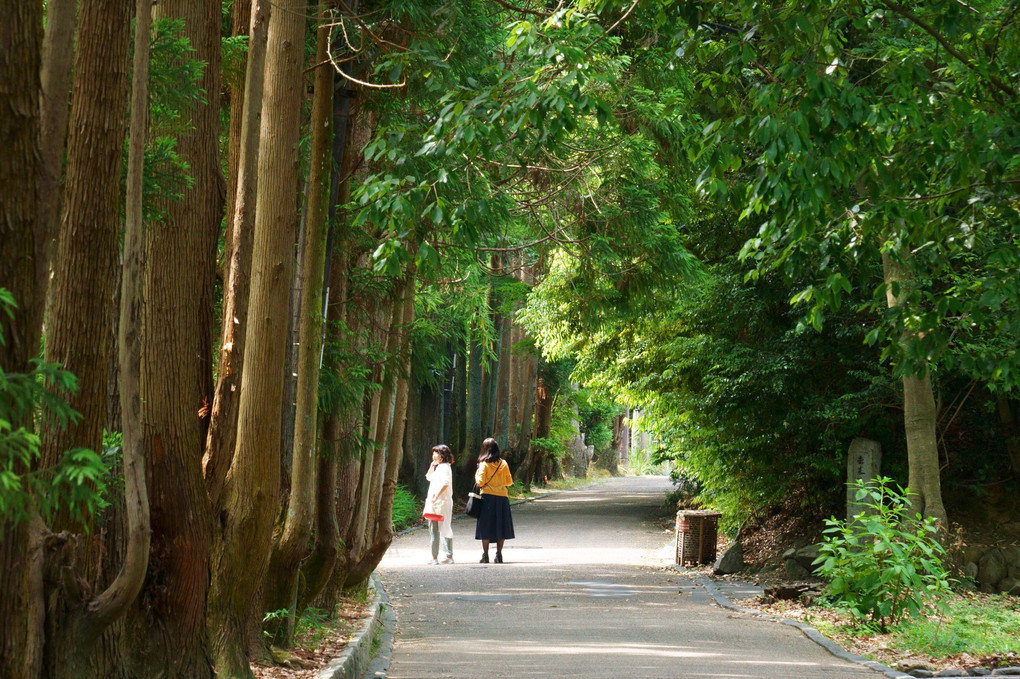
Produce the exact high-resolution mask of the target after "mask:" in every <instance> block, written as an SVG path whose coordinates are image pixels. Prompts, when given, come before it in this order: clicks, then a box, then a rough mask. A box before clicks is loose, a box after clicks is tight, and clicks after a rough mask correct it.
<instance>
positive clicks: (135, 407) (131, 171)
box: [83, 0, 152, 646]
mask: <svg viewBox="0 0 1020 679" xmlns="http://www.w3.org/2000/svg"><path fill="white" fill-rule="evenodd" d="M151 25H152V1H151V0H137V2H136V3H135V54H134V65H133V69H132V78H133V84H132V92H131V137H130V139H131V141H130V146H129V150H128V175H127V196H126V200H125V210H124V211H125V217H126V219H125V222H126V224H125V228H124V272H123V275H122V277H121V286H122V288H121V294H120V318H119V323H118V325H119V332H118V338H117V339H118V341H117V346H118V349H119V351H118V354H119V360H118V363H119V366H120V383H119V390H118V391H119V393H120V398H121V408H120V411H121V413H122V414H123V418H122V427H123V444H122V451H123V460H124V462H123V465H124V514H125V516H126V519H127V553H126V555H125V557H124V566H123V568H121V570H120V572H119V573H118V574H117V577H116V578H115V579H114V581H113V582H112V583H111V584H110V586H109V587H108V588H107V589H106V591H104V592H103V593H102V594H100V595H99V596H98V597H97V598H96V599H95V600H94V601H92V602H90V604H89V607H88V608H89V614H90V615H89V617H90V618H91V620H90V624H89V628H90V629H89V636H88V637H86V639H84V644H83V645H85V646H90V645H92V644H93V643H94V640H95V638H96V637H98V636H99V634H100V633H101V632H102V631H103V630H104V629H105V628H106V626H107V625H109V624H110V623H112V622H113V621H114V620H116V619H117V618H120V617H121V616H122V615H124V613H125V612H126V611H127V608H128V606H129V605H130V604H131V603H132V602H133V601H134V599H135V597H136V596H137V595H138V592H139V591H141V589H142V583H143V581H144V578H145V572H146V570H147V568H148V565H149V545H150V541H151V527H150V524H149V496H148V490H147V488H146V483H145V454H144V450H143V448H144V437H143V435H142V422H143V421H144V418H143V415H142V389H141V377H142V327H143V308H144V307H143V294H142V282H143V279H144V274H145V230H144V225H143V224H142V185H143V183H144V181H143V177H144V173H143V169H144V164H145V142H146V136H147V133H148V123H147V120H148V113H149V111H148V109H149V52H150V50H149V47H150V42H149V32H150V30H151Z"/></svg>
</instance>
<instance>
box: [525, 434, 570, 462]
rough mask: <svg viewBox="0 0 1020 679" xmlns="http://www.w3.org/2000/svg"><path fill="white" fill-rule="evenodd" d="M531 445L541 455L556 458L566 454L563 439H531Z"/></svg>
mask: <svg viewBox="0 0 1020 679" xmlns="http://www.w3.org/2000/svg"><path fill="white" fill-rule="evenodd" d="M531 447H532V448H534V449H535V450H536V451H537V452H539V453H541V454H543V455H547V456H549V457H554V458H557V459H560V458H562V457H563V456H564V455H566V454H567V446H566V445H565V444H564V443H563V441H561V440H559V439H554V438H535V439H531Z"/></svg>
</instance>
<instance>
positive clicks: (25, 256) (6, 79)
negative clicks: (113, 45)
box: [0, 0, 66, 625]
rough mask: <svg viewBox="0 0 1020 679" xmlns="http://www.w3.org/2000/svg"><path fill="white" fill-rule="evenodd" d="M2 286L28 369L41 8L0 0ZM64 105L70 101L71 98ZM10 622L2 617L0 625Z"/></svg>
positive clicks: (34, 279)
mask: <svg viewBox="0 0 1020 679" xmlns="http://www.w3.org/2000/svg"><path fill="white" fill-rule="evenodd" d="M0 11H2V16H3V20H2V21H0V40H2V43H0V44H2V45H3V48H2V49H3V57H2V58H0V139H3V140H4V142H3V143H4V148H3V153H0V242H2V243H3V247H2V248H0V287H2V288H6V289H7V290H8V292H10V293H11V295H13V296H14V302H15V304H16V305H17V306H16V307H15V308H14V309H11V312H12V313H11V315H8V313H7V312H6V311H4V312H0V339H2V340H3V342H2V344H0V368H2V369H3V370H5V371H15V372H24V371H25V370H26V369H27V368H28V360H29V359H30V358H34V357H35V356H36V355H37V354H38V346H39V330H40V326H41V323H42V314H41V311H40V309H39V307H38V304H37V301H38V300H39V299H40V297H39V293H40V291H39V290H37V286H38V284H39V281H38V269H39V267H43V266H44V262H42V261H40V260H42V253H41V252H37V249H38V247H39V245H40V244H41V239H40V241H38V242H37V237H38V230H39V229H40V228H42V225H41V224H40V222H39V209H40V206H41V204H42V203H44V202H46V201H47V200H51V199H52V197H51V196H42V197H41V198H42V199H41V200H40V193H39V176H38V172H39V141H40V139H39V126H40V119H39V118H40V112H39V47H40V38H41V37H42V25H43V20H42V16H43V13H42V7H41V4H40V3H37V2H22V1H21V0H0ZM65 105H66V101H65ZM2 624H4V623H2V622H0V625H2Z"/></svg>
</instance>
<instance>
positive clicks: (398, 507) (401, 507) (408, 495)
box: [393, 485, 421, 530]
mask: <svg viewBox="0 0 1020 679" xmlns="http://www.w3.org/2000/svg"><path fill="white" fill-rule="evenodd" d="M419 518H421V503H420V502H418V500H417V499H416V498H415V497H414V493H412V492H411V491H410V490H408V489H407V487H406V486H403V485H398V486H397V489H396V491H395V492H394V495H393V530H403V529H404V528H407V527H408V526H411V525H413V524H414V523H415V522H416V521H417V520H418V519H419Z"/></svg>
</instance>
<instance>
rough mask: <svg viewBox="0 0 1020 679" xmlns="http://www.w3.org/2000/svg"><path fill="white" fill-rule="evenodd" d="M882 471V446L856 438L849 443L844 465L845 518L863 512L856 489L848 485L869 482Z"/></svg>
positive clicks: (850, 517) (876, 442)
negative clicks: (856, 496)
mask: <svg viewBox="0 0 1020 679" xmlns="http://www.w3.org/2000/svg"><path fill="white" fill-rule="evenodd" d="M881 471H882V444H880V443H879V442H878V441H872V440H871V439H865V438H856V439H854V440H853V441H851V442H850V451H849V453H848V454H847V465H846V482H847V484H848V485H847V487H846V518H847V520H850V519H852V518H853V517H854V516H855V515H857V514H860V513H861V512H862V511H864V507H863V506H862V505H860V504H859V503H858V502H857V501H856V499H855V494H856V492H857V491H856V489H855V488H853V487H852V486H851V485H849V484H853V483H855V482H857V481H870V480H872V479H873V478H875V477H876V476H878V475H879V473H880V472H881Z"/></svg>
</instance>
